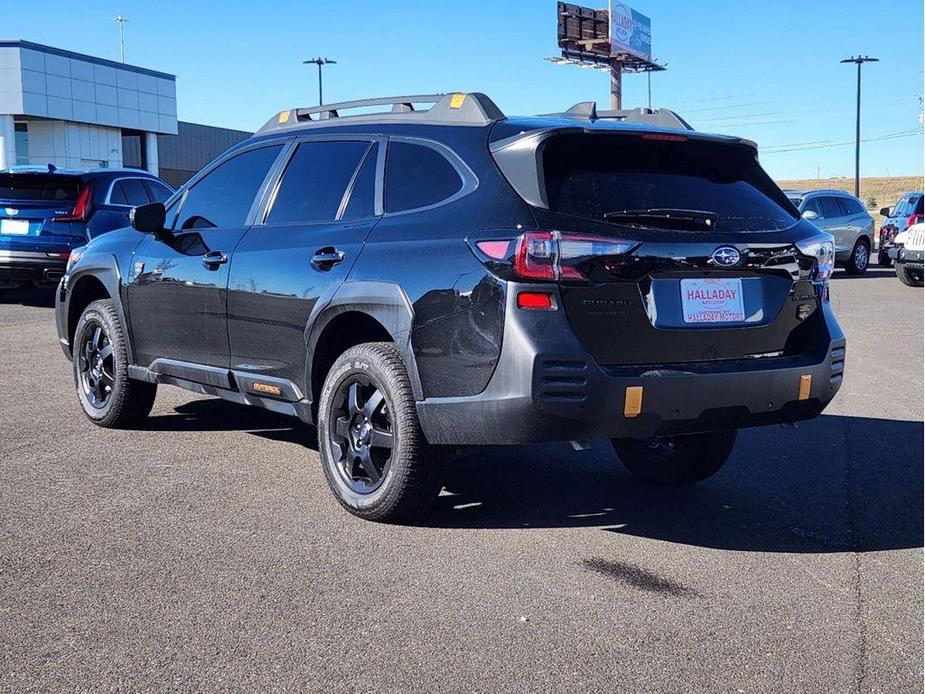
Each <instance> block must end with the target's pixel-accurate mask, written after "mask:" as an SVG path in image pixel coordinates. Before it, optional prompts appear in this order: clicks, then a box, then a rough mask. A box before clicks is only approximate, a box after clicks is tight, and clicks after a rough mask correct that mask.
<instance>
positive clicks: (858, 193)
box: [841, 54, 880, 198]
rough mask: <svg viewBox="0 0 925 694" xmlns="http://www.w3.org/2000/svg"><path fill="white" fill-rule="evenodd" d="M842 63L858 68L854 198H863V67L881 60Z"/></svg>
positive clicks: (855, 60) (867, 57) (856, 60)
mask: <svg viewBox="0 0 925 694" xmlns="http://www.w3.org/2000/svg"><path fill="white" fill-rule="evenodd" d="M841 62H842V63H855V64H856V65H857V66H858V96H857V117H856V121H855V131H854V197H856V198H859V197H861V65H863V64H864V63H877V62H880V58H871V57H870V56H869V55H865V56H861V55H860V54H859V55H858V56H857V57H856V58H855V57H854V56H851V57H850V58H845V59H844V60H842V61H841Z"/></svg>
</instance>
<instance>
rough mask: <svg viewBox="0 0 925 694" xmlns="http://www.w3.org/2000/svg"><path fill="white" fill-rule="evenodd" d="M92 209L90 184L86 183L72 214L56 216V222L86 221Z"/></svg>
mask: <svg viewBox="0 0 925 694" xmlns="http://www.w3.org/2000/svg"><path fill="white" fill-rule="evenodd" d="M89 211H90V186H89V185H86V184H85V185H84V186H82V187H81V189H80V193H79V194H78V195H77V201H76V202H75V203H74V207H73V209H72V210H71V212H70V214H65V215H60V216H58V217H54V221H56V222H86V221H87V216H88V213H89Z"/></svg>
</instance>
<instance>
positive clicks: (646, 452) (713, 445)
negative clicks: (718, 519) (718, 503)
mask: <svg viewBox="0 0 925 694" xmlns="http://www.w3.org/2000/svg"><path fill="white" fill-rule="evenodd" d="M736 433H737V431H736V430H735V429H732V430H730V431H717V432H710V433H706V434H688V435H686V436H672V437H665V438H660V439H611V443H612V444H613V448H614V450H615V451H616V452H617V455H618V456H619V457H620V460H621V461H622V462H623V464H624V465H625V466H626V468H627V469H628V470H629V471H630V472H631V473H633V475H635V476H636V477H638V478H640V479H642V480H645V481H646V482H653V483H655V484H665V485H679V484H693V483H694V482H700V481H701V480H705V479H707V478H708V477H710V476H712V475H714V474H716V473H717V472H718V471H719V469H720V468H721V467H722V466H723V464H724V463H725V462H726V461H727V460H728V459H729V456H730V454H731V453H732V449H733V446H735V441H736Z"/></svg>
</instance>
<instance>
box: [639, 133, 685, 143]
mask: <svg viewBox="0 0 925 694" xmlns="http://www.w3.org/2000/svg"><path fill="white" fill-rule="evenodd" d="M640 137H641V138H642V139H643V140H659V141H661V142H687V138H686V137H684V135H669V134H668V133H643V134H642V135H640Z"/></svg>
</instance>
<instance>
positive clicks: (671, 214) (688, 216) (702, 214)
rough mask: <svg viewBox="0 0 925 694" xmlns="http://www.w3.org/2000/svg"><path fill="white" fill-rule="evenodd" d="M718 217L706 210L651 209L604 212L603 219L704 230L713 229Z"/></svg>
mask: <svg viewBox="0 0 925 694" xmlns="http://www.w3.org/2000/svg"><path fill="white" fill-rule="evenodd" d="M718 218H719V215H718V214H716V213H715V212H708V211H706V210H684V209H680V208H672V207H653V208H651V209H646V210H616V211H614V212H605V213H604V219H607V220H611V219H614V220H622V221H626V222H632V221H635V222H641V223H646V222H648V223H650V224H655V225H657V226H669V227H675V228H683V227H684V226H685V224H686V223H687V224H689V223H690V222H694V223H696V224H698V225H700V226H702V227H704V228H705V229H713V228H714V227H715V226H716V220H717V219H718Z"/></svg>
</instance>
